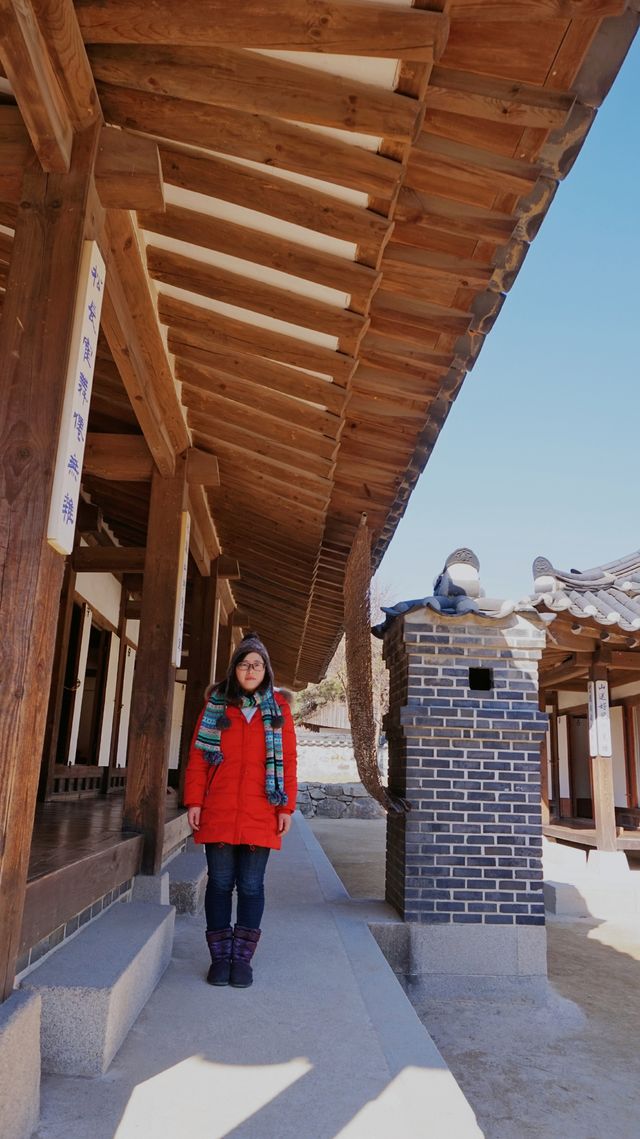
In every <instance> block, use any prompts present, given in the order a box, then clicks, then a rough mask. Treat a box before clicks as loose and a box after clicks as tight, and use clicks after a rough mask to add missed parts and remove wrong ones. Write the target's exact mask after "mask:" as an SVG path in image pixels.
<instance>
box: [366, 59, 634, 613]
mask: <svg viewBox="0 0 640 1139" xmlns="http://www.w3.org/2000/svg"><path fill="white" fill-rule="evenodd" d="M639 109H640V38H637V39H636V42H635V44H634V45H633V47H632V49H631V51H630V53H629V55H628V57H627V59H626V61H625V64H624V66H623V68H622V70H621V71H620V74H619V76H618V78H617V80H616V82H615V84H614V86H613V88H612V90H611V92H610V94H609V96H608V97H607V99H606V100H605V103H604V105H603V106H602V108H601V109H600V111H599V112H598V115H597V116H596V121H595V123H594V125H593V127H592V129H591V132H590V134H589V135H588V137H587V139H586V142H585V144H584V147H583V149H582V151H581V153H580V155H579V157H578V160H577V162H576V163H575V165H574V167H573V170H572V171H571V172H570V174H569V175H568V177H567V179H566V181H565V182H564V183H561V185H560V187H559V189H558V192H557V194H556V197H555V200H554V202H553V204H552V206H551V209H550V211H549V213H548V215H547V218H546V219H545V222H544V224H543V226H542V228H541V230H540V233H539V234H538V236H537V238H536V239H535V241H534V242H533V244H532V246H531V248H530V250H529V253H528V256H527V259H526V261H525V263H524V265H523V267H522V270H521V272H520V274H519V276H518V279H517V281H516V284H515V285H514V287H513V289H512V290H511V292H510V293H509V295H508V296H507V299H506V301H505V304H504V306H503V308H502V312H501V314H500V316H499V318H498V320H497V323H496V325H495V326H494V328H493V330H492V331H491V333H490V334H489V336H488V337H487V340H486V342H485V345H484V347H483V349H482V352H481V354H480V357H479V359H478V362H477V364H476V366H475V368H474V369H473V371H472V372H470V373H469V375H468V376H467V378H466V380H465V383H464V385H463V388H462V391H461V393H460V395H459V396H458V399H457V400H456V402H455V404H454V405H453V407H452V410H451V412H450V414H449V418H448V420H447V422H446V424H445V426H444V428H443V430H442V433H441V435H440V438H439V439H438V441H437V443H436V446H435V449H434V452H433V454H432V456H431V459H430V460H429V462H428V464H427V466H426V468H425V471H424V473H423V474H422V477H421V479H420V481H419V483H418V486H417V487H416V490H415V491H414V493H413V496H412V498H411V501H410V504H409V506H408V508H407V511H406V512H405V516H404V518H403V519H402V521H401V523H400V525H399V527H398V529H397V531H396V533H395V535H394V537H393V539H392V542H391V545H390V547H389V549H388V551H387V553H386V555H385V557H384V559H383V562H382V565H381V567H380V571H379V573H378V580H379V582H380V585H381V586H382V587H383V589H384V593H385V596H386V598H388V602H387V603H390V602H391V601H393V600H396V601H397V600H402V599H407V598H410V597H423V596H425V595H427V594H429V593H430V592H431V587H432V584H433V579H434V577H435V575H436V574H437V573H438V571H439V570H440V569H441V567H442V564H443V562H444V559H445V558H446V556H447V555H448V554H449V553H450V552H451V551H452V550H453V549H455V548H456V547H457V546H471V547H472V549H474V550H475V552H476V554H477V555H478V557H479V559H480V574H481V580H482V584H483V586H484V588H485V591H486V593H487V594H488V595H489V596H492V597H511V598H518V597H521V596H524V595H525V594H526V593H528V592H530V591H531V587H532V578H531V563H532V561H533V559H534V557H535V556H536V555H538V554H544V555H545V556H546V557H548V558H549V559H550V560H551V561H552V562H553V563H554V564H555V565H556V566H559V567H560V568H562V569H569V568H571V567H575V568H577V569H587V568H590V567H591V566H594V565H598V564H599V563H601V562H606V561H611V560H613V559H614V558H617V557H621V556H622V555H624V554H626V553H629V552H631V551H632V550H635V549H638V548H640V494H639V487H640V448H639V443H640V394H639V393H640V363H639V347H638V344H639V338H638V332H639V331H640V113H639Z"/></svg>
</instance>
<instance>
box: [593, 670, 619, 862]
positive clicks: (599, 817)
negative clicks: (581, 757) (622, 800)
mask: <svg viewBox="0 0 640 1139" xmlns="http://www.w3.org/2000/svg"><path fill="white" fill-rule="evenodd" d="M589 679H590V680H608V673H607V669H606V667H605V666H604V665H593V667H592V668H591V672H590V675H589ZM591 784H592V788H593V817H594V819H595V824H596V840H597V847H598V850H617V849H618V843H617V834H616V808H615V798H614V789H613V757H612V756H610V755H593V756H592V757H591Z"/></svg>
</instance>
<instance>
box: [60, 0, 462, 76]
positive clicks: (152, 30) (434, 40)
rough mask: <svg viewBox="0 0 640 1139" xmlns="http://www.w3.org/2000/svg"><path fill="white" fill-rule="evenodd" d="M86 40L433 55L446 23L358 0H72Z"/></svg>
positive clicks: (444, 34)
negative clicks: (177, 2)
mask: <svg viewBox="0 0 640 1139" xmlns="http://www.w3.org/2000/svg"><path fill="white" fill-rule="evenodd" d="M76 10H77V12H78V19H79V22H80V28H81V31H82V34H83V36H84V40H85V43H160V44H175V45H180V44H186V45H192V44H198V45H200V46H201V47H220V46H223V45H230V46H239V45H242V46H243V47H249V48H272V49H276V50H279V51H314V52H315V51H319V52H329V53H331V54H332V55H333V54H337V55H365V56H385V57H388V58H390V59H411V60H425V61H426V62H428V63H429V62H431V61H432V60H433V59H434V58H436V59H437V58H438V56H439V55H440V53H441V52H442V50H443V48H444V45H445V43H446V39H447V35H448V28H449V21H448V18H447V17H446V16H445V15H443V14H442V13H441V12H429V11H421V10H419V9H415V8H399V7H398V5H396V4H385V3H376V4H369V3H362V2H358V0H355V2H354V0H321V2H318V0H302V2H301V0H280V2H279V3H278V4H277V6H274V5H273V4H272V3H271V2H270V0H236V3H235V4H229V3H228V2H227V0H193V2H191V3H184V4H181V5H180V7H179V9H176V6H175V4H174V3H173V2H172V0H155V2H154V4H153V6H152V7H149V6H148V5H146V4H145V3H144V0H76Z"/></svg>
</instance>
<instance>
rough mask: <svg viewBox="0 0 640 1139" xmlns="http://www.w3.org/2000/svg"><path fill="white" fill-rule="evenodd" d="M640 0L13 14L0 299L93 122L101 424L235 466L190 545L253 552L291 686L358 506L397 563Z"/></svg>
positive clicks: (241, 4)
mask: <svg viewBox="0 0 640 1139" xmlns="http://www.w3.org/2000/svg"><path fill="white" fill-rule="evenodd" d="M636 8H637V5H636V4H629V3H626V2H624V0H544V2H542V3H540V2H535V3H534V2H530V0H491V2H486V0H483V2H480V0H451V2H450V3H444V0H443V2H439V0H429V2H428V3H426V4H423V3H417V4H416V5H415V6H414V7H410V6H408V5H407V6H406V7H402V6H400V5H398V4H387V3H384V2H383V3H373V2H371V3H369V2H368V0H362V2H359V3H355V2H348V0H288V2H286V3H282V4H278V5H273V4H271V3H266V2H262V0H236V2H235V3H233V4H229V3H227V2H226V0H200V2H199V3H197V4H196V3H191V2H189V3H184V4H181V5H176V4H175V3H174V2H173V0H156V2H155V3H154V4H144V3H142V2H141V0H100V2H98V0H79V2H78V3H76V4H75V6H74V5H73V4H72V3H71V2H70V0H65V2H61V0H32V2H31V3H25V2H21V3H18V2H17V0H2V2H1V3H0V21H1V27H0V30H1V31H2V52H1V54H0V59H1V60H2V63H3V66H4V70H5V80H4V81H3V83H2V94H1V96H0V98H1V100H2V105H0V148H1V151H2V158H3V162H2V164H1V172H0V226H1V227H2V228H1V229H0V288H2V287H3V282H4V279H5V278H6V271H7V267H8V265H9V261H10V256H11V238H12V233H13V228H14V223H15V216H16V210H17V208H18V201H19V197H20V193H21V186H22V177H23V171H24V168H25V166H26V165H27V163H28V162H29V161H30V160H31V158H32V156H33V154H34V152H35V155H36V156H37V159H38V161H39V162H40V164H41V165H42V167H43V168H44V169H46V170H51V171H52V172H55V171H64V170H65V169H67V168H68V163H69V156H70V152H71V148H72V145H73V140H74V137H75V135H76V134H77V132H78V131H79V130H82V129H84V128H85V127H87V126H88V125H89V124H91V123H95V122H100V121H103V122H104V130H105V132H106V133H105V134H104V141H103V149H104V156H103V161H102V174H101V176H102V187H101V194H102V196H101V202H102V206H103V209H104V221H103V242H104V245H105V247H106V248H107V250H108V260H109V273H108V281H109V287H108V294H107V299H106V304H105V307H104V310H103V333H104V338H103V340H102V341H101V344H100V358H99V360H98V365H97V370H96V380H95V388H94V399H93V407H92V417H91V422H90V427H91V430H92V433H93V434H94V435H105V436H107V435H109V436H130V435H134V436H136V435H142V436H143V437H144V440H145V443H146V446H147V449H148V453H149V455H150V457H151V460H152V461H153V463H154V465H155V466H156V467H157V468H158V469H159V470H160V471H162V472H163V473H165V474H166V473H169V472H170V471H171V470H172V469H173V468H174V465H175V462H176V459H177V456H179V455H180V454H182V453H183V452H184V451H185V450H187V449H192V450H193V449H195V450H196V451H201V452H205V453H208V454H210V455H213V456H215V457H216V458H217V463H218V468H219V485H217V486H211V485H208V486H205V485H204V483H202V482H201V483H199V484H198V485H194V486H192V487H191V488H190V505H191V512H192V516H193V520H194V523H195V526H194V537H193V542H192V552H193V554H194V557H195V558H196V560H197V561H198V564H199V565H200V567H201V569H203V570H204V571H206V569H207V564H208V563H209V562H210V561H211V559H212V558H215V557H216V556H217V555H218V554H220V552H221V551H222V552H223V553H224V554H225V555H227V556H229V557H231V558H233V559H236V560H237V562H238V563H239V572H240V580H236V581H233V583H232V585H229V583H228V582H227V583H226V588H227V590H231V589H232V590H233V603H234V604H237V606H238V608H239V610H240V611H241V612H242V613H243V615H245V616H246V619H247V621H248V623H249V624H250V625H251V626H256V627H258V628H259V629H260V632H261V633H262V635H263V637H264V639H265V640H266V641H267V642H268V643H269V644H270V646H272V648H273V658H274V664H275V667H276V671H277V673H278V676H279V678H280V679H281V680H282V681H283V682H289V683H292V684H294V685H296V686H301V685H303V684H305V683H306V682H308V681H310V680H316V679H318V678H319V677H320V676H321V675H322V673H323V671H324V669H325V667H326V665H327V663H328V660H329V659H330V656H331V653H332V651H333V648H334V646H335V643H336V639H337V637H338V636H339V633H340V629H341V624H342V582H343V576H344V567H345V561H346V557H347V554H348V551H349V548H350V544H351V540H352V537H353V534H354V531H355V528H356V526H357V524H358V521H359V518H360V515H361V513H362V511H366V512H367V514H368V518H369V522H370V525H371V527H372V529H373V534H374V549H375V560H376V562H378V561H379V560H380V558H381V557H382V554H383V552H384V550H385V548H386V546H387V544H388V541H389V539H390V537H391V535H392V533H393V530H394V528H395V526H396V525H397V522H398V520H399V519H400V517H401V516H402V513H403V511H404V509H405V506H406V503H407V500H408V497H409V495H410V493H411V490H412V489H413V486H414V485H415V482H416V479H417V478H418V476H419V474H420V472H421V471H422V469H423V467H424V465H425V463H426V461H427V459H428V457H429V454H430V453H431V449H432V447H433V445H434V443H435V440H436V439H437V436H438V433H439V431H440V429H441V427H442V424H443V422H444V420H445V419H446V416H447V414H448V411H449V408H450V406H451V402H452V400H453V399H454V398H455V396H456V394H457V392H458V390H459V388H460V385H461V383H462V381H463V379H464V376H465V374H466V372H467V371H468V370H469V368H471V367H472V366H473V362H474V361H475V359H476V358H477V355H478V352H479V351H480V348H481V346H482V343H483V341H484V337H485V336H486V334H487V332H488V331H489V330H490V328H491V327H492V324H493V322H494V321H495V319H496V318H497V316H498V314H499V311H500V307H501V305H502V302H503V300H504V297H505V294H506V292H507V291H508V290H509V288H510V287H511V285H512V284H513V281H514V279H515V276H516V274H517V272H518V271H519V269H520V266H521V265H522V262H523V260H524V258H525V255H526V252H527V249H528V245H529V243H530V241H531V240H532V239H533V237H534V236H535V233H536V232H537V229H538V228H539V225H540V223H541V221H542V219H543V218H544V215H545V213H546V210H547V208H548V206H549V204H550V202H551V201H552V198H553V195H554V192H555V189H556V185H557V182H558V179H560V178H562V177H564V176H565V175H566V174H567V173H568V171H569V169H570V167H571V165H572V162H573V160H574V159H575V156H576V154H577V153H578V151H579V149H580V146H581V145H582V143H583V141H584V138H585V136H586V134H587V132H588V130H589V127H590V126H591V123H592V121H593V118H594V115H595V112H596V108H597V107H598V106H599V105H600V103H601V102H602V99H603V98H604V96H605V95H606V92H607V90H608V88H609V86H610V84H611V82H612V81H613V78H614V77H615V74H616V73H617V70H618V69H619V66H620V64H621V62H622V59H623V58H624V55H625V53H626V50H627V49H628V46H629V44H630V42H631V40H632V38H633V35H634V33H635V30H636V27H637V23H638V14H637V11H636ZM156 161H159V163H160V166H161V170H162V181H161V189H162V194H161V198H159V197H158V179H157V178H155V179H154V162H156ZM127 162H129V166H127ZM132 169H134V170H135V172H136V176H135V179H134V178H133V177H132V176H131V170H132ZM127 171H129V173H127ZM99 190H100V187H99ZM163 207H164V208H163ZM118 446H119V445H118V444H115V443H114V448H115V447H118ZM103 447H104V442H103ZM126 447H127V445H126V444H123V445H121V450H122V453H123V454H124V452H125V451H126ZM98 450H99V445H96V448H94V451H93V462H94V467H93V470H92V468H91V462H90V461H89V465H88V466H87V467H86V469H85V486H84V490H85V492H86V494H87V495H88V496H90V498H91V501H93V502H94V503H96V504H97V505H98V506H100V507H101V508H102V510H103V512H104V516H105V518H106V520H107V521H108V522H109V524H110V526H111V527H112V530H113V533H114V534H115V535H116V537H117V539H118V540H119V541H120V543H121V544H122V545H123V546H130V547H134V548H138V549H140V548H142V547H144V544H145V536H146V524H147V512H148V493H149V492H148V487H147V486H146V484H145V483H144V482H142V483H135V482H132V481H131V480H130V478H127V477H126V476H127V475H130V469H129V470H127V468H126V466H125V465H123V466H122V467H117V466H116V467H114V468H113V469H112V471H111V474H112V475H113V472H114V471H116V472H117V470H120V471H121V472H122V473H121V478H120V479H118V478H117V477H115V478H114V477H111V478H108V479H106V478H104V477H103V476H104V473H105V472H104V470H103V469H100V468H99V467H98V466H96V465H95V464H96V463H97V462H98V460H97V458H96V455H97V453H98ZM114 456H115V451H114ZM89 459H91V452H90V453H89ZM128 461H129V462H130V461H131V455H130V454H129V459H128ZM147 463H148V460H147V459H146V458H144V464H147ZM123 464H124V460H123ZM146 469H148V467H147V466H145V470H146Z"/></svg>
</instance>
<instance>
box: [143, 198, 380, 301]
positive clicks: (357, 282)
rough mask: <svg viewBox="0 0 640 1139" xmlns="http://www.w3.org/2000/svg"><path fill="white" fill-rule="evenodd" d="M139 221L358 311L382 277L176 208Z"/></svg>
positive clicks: (326, 255) (146, 215) (352, 263)
mask: <svg viewBox="0 0 640 1139" xmlns="http://www.w3.org/2000/svg"><path fill="white" fill-rule="evenodd" d="M138 221H139V223H140V225H141V226H142V228H143V229H145V230H148V231H150V232H151V233H159V234H163V236H165V237H172V238H175V239H176V240H178V241H185V242H188V243H189V244H191V245H198V246H201V247H202V248H204V249H212V250H215V251H216V252H218V253H225V254H227V255H229V256H231V257H238V258H241V259H242V260H245V261H251V262H253V263H255V264H257V265H265V266H267V267H268V268H269V269H276V270H278V272H280V273H287V274H289V275H290V276H293V277H301V278H303V279H304V280H307V281H314V282H316V283H317V284H319V285H326V286H327V287H328V288H330V289H336V290H338V291H339V292H342V293H348V294H349V295H350V297H351V301H352V304H353V303H354V302H355V303H356V304H357V305H358V306H359V308H358V311H361V307H362V306H364V305H365V303H366V302H368V300H369V298H370V296H371V294H372V293H373V292H374V290H375V289H376V287H377V285H378V284H379V283H380V279H381V278H380V273H378V272H376V271H375V270H374V269H370V268H369V267H368V266H367V265H360V264H359V263H358V262H357V261H350V260H348V259H347V258H345V257H337V256H336V255H335V254H332V253H324V252H323V251H322V250H315V249H310V248H309V246H308V245H303V244H301V243H296V242H293V241H287V240H285V238H282V237H274V236H273V235H271V234H268V233H263V232H262V231H261V230H259V229H257V228H249V226H246V225H238V224H236V223H234V222H230V221H228V220H226V219H224V220H223V219H222V218H216V217H207V216H203V214H201V213H197V212H196V211H195V210H186V209H181V208H180V207H179V206H169V207H168V208H167V209H166V210H165V211H164V212H162V213H142V214H139V216H138Z"/></svg>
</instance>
